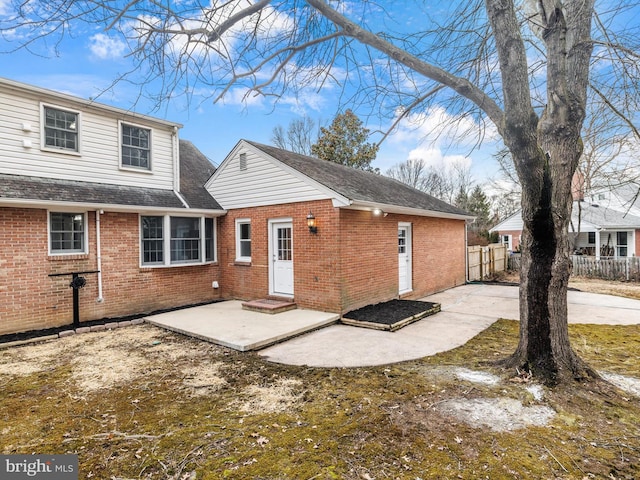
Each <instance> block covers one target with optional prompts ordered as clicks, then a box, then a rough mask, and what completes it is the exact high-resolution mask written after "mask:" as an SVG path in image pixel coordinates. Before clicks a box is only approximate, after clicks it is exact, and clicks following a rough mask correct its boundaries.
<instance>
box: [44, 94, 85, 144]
mask: <svg viewBox="0 0 640 480" xmlns="http://www.w3.org/2000/svg"><path fill="white" fill-rule="evenodd" d="M43 117H44V118H43V124H44V132H43V145H42V146H43V147H44V148H50V149H55V150H64V151H69V152H78V151H79V149H78V143H79V142H78V130H79V128H78V127H79V125H78V124H79V120H80V119H79V117H80V114H79V113H78V112H73V111H69V110H63V109H60V108H55V107H49V106H46V105H45V106H43Z"/></svg>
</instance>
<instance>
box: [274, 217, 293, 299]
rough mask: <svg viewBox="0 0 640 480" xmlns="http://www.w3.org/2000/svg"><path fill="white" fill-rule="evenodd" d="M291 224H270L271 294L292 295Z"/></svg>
mask: <svg viewBox="0 0 640 480" xmlns="http://www.w3.org/2000/svg"><path fill="white" fill-rule="evenodd" d="M292 234H293V224H292V223H291V222H274V223H272V224H271V292H270V293H271V294H272V295H284V296H293V236H292Z"/></svg>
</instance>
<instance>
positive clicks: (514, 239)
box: [498, 230, 522, 251]
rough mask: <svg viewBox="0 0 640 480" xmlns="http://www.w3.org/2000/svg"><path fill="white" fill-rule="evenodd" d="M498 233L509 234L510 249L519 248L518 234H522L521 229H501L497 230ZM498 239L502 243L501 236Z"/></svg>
mask: <svg viewBox="0 0 640 480" xmlns="http://www.w3.org/2000/svg"><path fill="white" fill-rule="evenodd" d="M498 235H500V236H502V235H511V249H512V250H513V251H515V250H518V249H519V248H520V235H522V230H502V231H500V232H498ZM499 241H500V243H502V238H500V240H499Z"/></svg>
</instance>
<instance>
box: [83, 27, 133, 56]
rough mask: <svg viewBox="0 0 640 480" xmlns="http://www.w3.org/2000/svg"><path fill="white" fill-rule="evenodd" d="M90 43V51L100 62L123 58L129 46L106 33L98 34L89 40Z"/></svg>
mask: <svg viewBox="0 0 640 480" xmlns="http://www.w3.org/2000/svg"><path fill="white" fill-rule="evenodd" d="M89 42H90V43H89V50H91V53H92V54H93V56H94V57H96V58H98V59H100V60H107V59H115V58H122V57H123V56H124V53H125V51H126V48H127V44H126V43H124V42H123V41H122V40H120V39H118V38H113V37H110V36H108V35H105V34H104V33H96V34H95V35H93V36H92V37H90V38H89Z"/></svg>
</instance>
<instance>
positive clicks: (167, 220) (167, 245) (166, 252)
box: [138, 213, 218, 268]
mask: <svg viewBox="0 0 640 480" xmlns="http://www.w3.org/2000/svg"><path fill="white" fill-rule="evenodd" d="M142 217H162V252H163V255H162V256H163V258H164V262H163V263H144V249H143V244H142V240H143V239H142ZM171 217H190V218H199V219H200V260H198V261H197V262H192V261H186V262H185V261H181V262H173V263H172V262H171ZM205 218H213V260H206V253H207V250H206V238H205V237H206V232H205ZM138 229H139V232H138V249H139V251H140V258H139V262H140V268H173V267H191V266H197V265H209V264H214V263H217V262H218V233H217V232H218V219H217V218H216V217H204V216H201V215H185V214H180V215H175V214H174V215H158V214H152V213H149V214H140V215H138Z"/></svg>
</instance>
